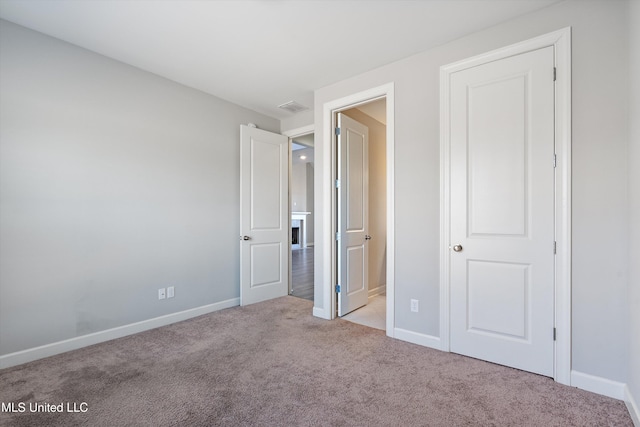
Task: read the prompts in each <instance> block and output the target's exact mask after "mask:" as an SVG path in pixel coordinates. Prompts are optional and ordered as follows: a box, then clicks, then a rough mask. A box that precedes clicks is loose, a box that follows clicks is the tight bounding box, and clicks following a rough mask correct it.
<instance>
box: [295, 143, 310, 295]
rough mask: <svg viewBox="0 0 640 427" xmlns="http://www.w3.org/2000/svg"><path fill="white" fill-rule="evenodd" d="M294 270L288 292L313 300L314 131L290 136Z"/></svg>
mask: <svg viewBox="0 0 640 427" xmlns="http://www.w3.org/2000/svg"><path fill="white" fill-rule="evenodd" d="M290 148H291V156H290V158H291V167H290V180H289V182H290V185H289V197H290V202H289V205H290V212H291V251H290V257H291V262H290V264H289V265H290V266H291V271H290V280H289V283H290V286H289V295H292V296H295V297H299V298H303V299H307V300H310V301H313V293H314V285H313V280H314V279H313V277H314V250H313V248H314V243H313V242H314V212H313V211H314V209H313V203H314V151H315V150H314V134H313V132H312V133H305V134H302V135H297V136H295V137H292V138H290Z"/></svg>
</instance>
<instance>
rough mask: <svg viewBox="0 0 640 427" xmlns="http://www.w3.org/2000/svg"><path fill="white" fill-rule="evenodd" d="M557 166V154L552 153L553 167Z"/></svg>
mask: <svg viewBox="0 0 640 427" xmlns="http://www.w3.org/2000/svg"><path fill="white" fill-rule="evenodd" d="M557 166H558V156H557V155H556V154H554V155H553V167H554V168H555V167H557Z"/></svg>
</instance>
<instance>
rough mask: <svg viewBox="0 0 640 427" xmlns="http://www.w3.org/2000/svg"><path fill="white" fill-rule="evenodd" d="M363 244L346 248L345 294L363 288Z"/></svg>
mask: <svg viewBox="0 0 640 427" xmlns="http://www.w3.org/2000/svg"><path fill="white" fill-rule="evenodd" d="M364 254H365V251H364V246H353V247H350V248H347V263H346V264H347V294H351V293H353V292H358V291H361V290H362V289H363V286H364V284H365V282H364V266H365V262H364V261H365V260H364Z"/></svg>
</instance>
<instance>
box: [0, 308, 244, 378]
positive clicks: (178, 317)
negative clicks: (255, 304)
mask: <svg viewBox="0 0 640 427" xmlns="http://www.w3.org/2000/svg"><path fill="white" fill-rule="evenodd" d="M238 305H240V298H232V299H230V300H226V301H221V302H217V303H214V304H208V305H204V306H202V307H197V308H192V309H189V310H184V311H179V312H177V313H171V314H167V315H164V316H160V317H155V318H153V319H148V320H143V321H141V322H136V323H131V324H129V325H124V326H119V327H117V328H112V329H107V330H105V331H100V332H95V333H92V334H87V335H82V336H80V337H75V338H70V339H67V340H64V341H58V342H54V343H51V344H46V345H43V346H40V347H34V348H29V349H27V350H22V351H17V352H15V353H10V354H6V355H4V356H0V369H2V368H9V367H11V366H16V365H21V364H23V363H27V362H32V361H34V360H38V359H42V358H45V357H49V356H54V355H56V354H60V353H64V352H67V351H71V350H77V349H79V348H82V347H87V346H90V345H93V344H98V343H101V342H105V341H110V340H113V339H116V338H122V337H125V336H127V335H132V334H137V333H138V332H143V331H148V330H150V329H155V328H159V327H161V326H166V325H170V324H172V323H176V322H181V321H183V320H187V319H191V318H193V317H197V316H202V315H203V314H208V313H213V312H214V311H218V310H222V309H225V308H230V307H235V306H238Z"/></svg>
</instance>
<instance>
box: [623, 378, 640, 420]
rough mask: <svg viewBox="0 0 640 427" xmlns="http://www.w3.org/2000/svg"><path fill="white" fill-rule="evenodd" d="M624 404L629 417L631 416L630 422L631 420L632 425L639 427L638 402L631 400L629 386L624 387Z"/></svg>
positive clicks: (639, 413)
mask: <svg viewBox="0 0 640 427" xmlns="http://www.w3.org/2000/svg"><path fill="white" fill-rule="evenodd" d="M624 403H625V405H627V409H628V410H629V415H631V420H633V425H634V426H636V427H640V406H638V402H637V401H636V400H635V399H634V398H633V395H632V394H631V390H629V386H628V385H626V384H625V386H624Z"/></svg>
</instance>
